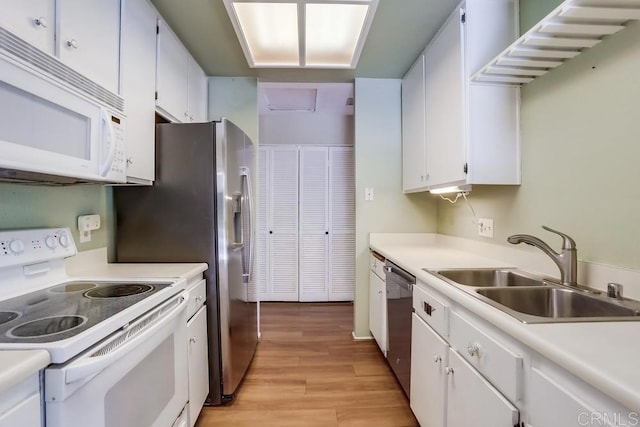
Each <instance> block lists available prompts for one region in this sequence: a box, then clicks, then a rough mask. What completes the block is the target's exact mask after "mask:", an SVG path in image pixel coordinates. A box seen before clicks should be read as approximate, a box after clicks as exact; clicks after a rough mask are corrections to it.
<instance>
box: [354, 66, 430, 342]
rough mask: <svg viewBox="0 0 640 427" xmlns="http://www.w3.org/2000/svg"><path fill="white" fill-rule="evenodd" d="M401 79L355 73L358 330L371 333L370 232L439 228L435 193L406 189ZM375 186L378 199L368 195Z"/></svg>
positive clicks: (417, 231) (357, 333) (357, 331)
mask: <svg viewBox="0 0 640 427" xmlns="http://www.w3.org/2000/svg"><path fill="white" fill-rule="evenodd" d="M400 83H401V81H400V80H397V79H356V82H355V96H356V105H355V162H356V291H355V304H354V312H355V313H354V332H355V334H356V336H358V337H365V336H370V333H369V233H385V232H386V233H427V232H434V231H435V230H436V203H435V199H434V198H433V197H431V196H429V195H426V194H412V195H404V194H402V149H401V146H402V129H401V124H402V121H401V98H400ZM366 187H373V189H374V196H375V197H374V200H373V201H365V200H364V189H365V188H366Z"/></svg>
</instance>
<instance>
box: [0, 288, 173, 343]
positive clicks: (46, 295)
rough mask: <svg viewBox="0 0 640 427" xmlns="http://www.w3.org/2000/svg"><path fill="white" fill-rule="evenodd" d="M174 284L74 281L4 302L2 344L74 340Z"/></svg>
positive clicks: (0, 323) (0, 330)
mask: <svg viewBox="0 0 640 427" xmlns="http://www.w3.org/2000/svg"><path fill="white" fill-rule="evenodd" d="M168 286H171V283H151V282H113V281H70V282H65V283H61V284H58V285H54V286H51V287H49V288H46V289H41V290H38V291H35V292H31V293H28V294H25V295H21V296H18V297H15V298H11V299H7V300H4V301H0V343H51V342H57V341H62V340H65V339H67V338H71V337H74V336H76V335H78V334H80V333H82V332H84V331H86V330H88V329H91V328H92V327H93V326H95V325H97V324H98V323H100V322H102V321H104V320H106V319H108V318H109V317H112V316H114V315H116V314H117V313H119V312H121V311H123V310H126V309H127V308H129V307H131V306H133V305H134V304H137V303H139V302H140V301H142V300H144V299H145V298H147V297H149V296H151V295H153V294H155V293H157V292H159V291H161V290H162V289H164V288H166V287H168Z"/></svg>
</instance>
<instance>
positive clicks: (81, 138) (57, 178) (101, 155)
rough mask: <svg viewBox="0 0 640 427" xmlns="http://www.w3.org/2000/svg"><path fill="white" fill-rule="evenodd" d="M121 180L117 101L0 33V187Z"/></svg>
mask: <svg viewBox="0 0 640 427" xmlns="http://www.w3.org/2000/svg"><path fill="white" fill-rule="evenodd" d="M126 178H127V177H126V152H125V115H124V101H123V100H122V98H120V97H119V96H118V95H116V94H113V93H111V92H109V91H108V90H106V89H104V88H102V87H101V86H99V85H97V84H96V83H94V82H92V81H91V80H89V79H87V78H85V77H84V76H82V75H80V74H79V73H77V72H75V71H74V70H72V69H71V68H69V67H67V66H66V65H64V64H63V63H61V62H60V61H59V60H57V59H56V58H54V57H52V56H50V55H48V54H46V53H44V52H42V51H40V50H38V49H36V48H34V47H33V46H31V45H29V44H27V43H26V42H24V41H23V40H21V39H20V38H18V37H16V36H14V35H13V34H12V33H10V32H8V31H6V30H4V29H3V28H0V180H4V181H21V182H24V181H36V182H49V183H60V184H65V183H75V182H105V183H124V182H126Z"/></svg>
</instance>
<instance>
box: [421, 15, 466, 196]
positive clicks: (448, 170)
mask: <svg viewBox="0 0 640 427" xmlns="http://www.w3.org/2000/svg"><path fill="white" fill-rule="evenodd" d="M425 61H426V116H427V127H426V141H427V152H426V156H427V170H428V171H429V185H430V186H434V185H443V184H449V183H453V182H458V181H464V180H465V178H466V174H465V169H464V164H465V126H466V123H465V110H464V99H465V91H464V88H465V83H464V82H465V77H464V62H463V24H462V23H461V19H460V13H459V11H458V10H456V12H454V13H453V14H452V15H451V17H450V18H449V19H448V20H447V22H446V24H445V25H444V27H443V28H442V29H441V31H440V33H438V35H437V36H436V38H434V39H433V41H432V42H431V44H429V46H428V47H427V50H426V51H425Z"/></svg>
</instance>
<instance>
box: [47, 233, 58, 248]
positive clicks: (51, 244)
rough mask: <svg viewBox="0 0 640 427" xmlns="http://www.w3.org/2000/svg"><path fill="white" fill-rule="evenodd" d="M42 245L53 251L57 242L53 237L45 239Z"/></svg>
mask: <svg viewBox="0 0 640 427" xmlns="http://www.w3.org/2000/svg"><path fill="white" fill-rule="evenodd" d="M44 244H45V245H47V247H48V248H49V249H55V248H57V247H58V241H57V240H56V238H55V237H53V236H47V237H45V239H44Z"/></svg>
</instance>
